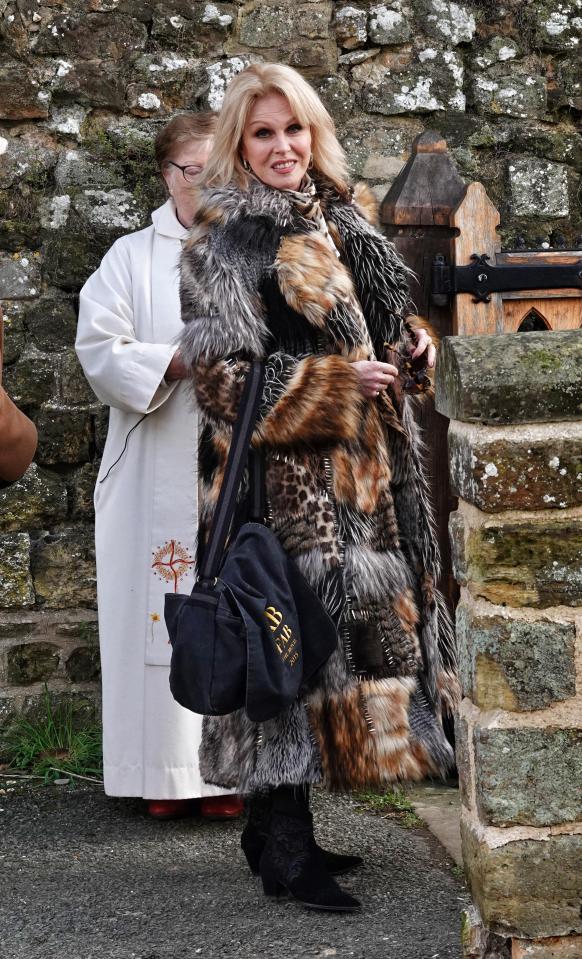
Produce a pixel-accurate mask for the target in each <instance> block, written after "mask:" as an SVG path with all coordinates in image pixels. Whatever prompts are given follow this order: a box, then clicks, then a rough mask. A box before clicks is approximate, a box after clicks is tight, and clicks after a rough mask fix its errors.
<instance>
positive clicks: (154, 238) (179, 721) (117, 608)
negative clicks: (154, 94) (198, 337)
mask: <svg viewBox="0 0 582 959" xmlns="http://www.w3.org/2000/svg"><path fill="white" fill-rule="evenodd" d="M214 119H215V118H214V115H212V114H192V115H189V116H180V117H177V118H175V119H174V120H173V121H171V123H170V124H168V125H167V127H165V128H164V130H163V131H161V133H160V134H158V137H157V139H156V156H157V158H158V162H159V165H160V169H161V173H162V175H163V177H164V179H165V181H166V184H167V186H168V189H169V192H170V198H169V199H168V200H167V202H166V203H165V204H164V205H163V206H162V207H160V208H159V209H158V210H156V211H155V212H154V213H153V214H152V221H153V223H152V226H150V227H148V228H147V229H145V230H140V231H139V232H138V233H134V234H131V235H129V236H124V237H122V238H121V239H119V240H117V241H116V243H114V244H113V246H112V247H111V249H110V250H109V251H108V253H107V254H106V255H105V257H104V258H103V260H102V262H101V265H100V267H99V269H98V270H97V271H96V272H95V273H94V274H93V275H92V276H91V277H90V278H89V280H88V281H87V282H86V284H85V286H84V287H83V289H82V290H81V294H80V309H79V325H78V332H77V341H76V349H77V355H78V357H79V360H80V362H81V365H82V367H83V370H84V372H85V375H86V377H87V379H88V381H89V383H90V385H91V387H92V389H93V390H94V392H95V393H96V395H97V396H98V398H99V399H100V400H101V402H102V403H105V404H107V405H108V406H109V407H110V414H109V430H108V433H107V441H106V444H105V450H104V453H103V458H102V462H101V468H100V470H99V476H98V479H97V485H96V489H95V543H96V556H97V596H98V611H99V640H100V648H101V668H102V690H103V693H102V694H103V758H104V780H105V792H106V793H107V794H108V795H110V796H142V797H144V798H145V799H147V800H149V810H150V812H151V813H152V815H157V816H160V817H169V816H174V815H179V814H184V813H186V812H187V811H188V807H189V805H190V804H187V803H186V802H185V801H187V800H191V799H193V798H197V797H206V798H205V799H203V802H202V804H201V812H202V813H203V814H206V815H209V816H214V817H215V818H225V817H227V816H229V815H238V814H239V812H240V809H241V805H240V803H239V801H238V798H237V797H233V796H230V795H227V796H226V799H221V798H216V797H222V796H225V790H221V789H218V788H216V787H213V786H209V785H206V784H205V783H204V782H203V781H202V779H201V777H200V772H199V768H198V746H199V742H200V735H201V722H202V720H201V717H198V716H196V715H194V714H193V713H191V712H189V711H188V710H186V709H184V708H182V707H181V706H179V705H178V704H177V703H176V702H175V701H174V700H173V698H172V696H171V693H170V688H169V663H170V645H169V640H168V634H167V632H166V627H165V623H164V615H163V611H164V594H165V593H166V592H171V591H174V592H188V591H189V590H190V589H191V587H192V584H193V562H194V549H195V542H196V532H197V469H196V465H197V464H196V457H197V445H198V436H197V434H198V420H197V414H196V411H195V409H194V406H193V399H192V394H191V390H189V389H188V387H187V385H186V383H185V382H183V380H184V379H185V377H186V376H188V375H189V374H188V371H187V370H186V369H185V367H184V366H183V364H182V362H181V360H180V356H179V354H178V353H177V351H176V345H175V338H176V335H177V334H178V333H179V331H180V330H181V327H182V323H181V319H180V302H179V292H178V284H179V273H178V262H179V257H180V252H181V241H182V240H183V239H184V238H185V237H186V236H187V233H188V227H189V226H190V225H191V223H192V219H193V216H194V206H193V202H194V201H193V199H192V188H191V187H190V186H189V183H191V182H192V180H193V178H194V177H195V174H196V172H197V171H198V172H200V170H201V169H202V167H203V165H204V163H205V161H206V158H207V156H208V153H209V150H210V146H211V136H212V130H213V126H214ZM185 517H187V520H185V519H184V518H185ZM212 797H215V798H212Z"/></svg>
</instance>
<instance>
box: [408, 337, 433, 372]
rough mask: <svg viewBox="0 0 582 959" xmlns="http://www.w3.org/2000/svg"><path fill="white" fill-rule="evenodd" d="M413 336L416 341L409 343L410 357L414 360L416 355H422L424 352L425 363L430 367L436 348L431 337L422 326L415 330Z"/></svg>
mask: <svg viewBox="0 0 582 959" xmlns="http://www.w3.org/2000/svg"><path fill="white" fill-rule="evenodd" d="M414 336H415V339H416V343H411V344H410V346H409V350H410V353H411V358H412V359H413V360H415V359H416V358H417V357H418V356H422V354H423V353H424V352H426V365H427V366H428V367H430V368H432V367H433V366H434V364H435V361H436V349H435V348H434V346H433V342H432V339H431V338H430V336H429V335H428V333H427V332H426V330H425V329H422V328H421V329H419V330H415V331H414Z"/></svg>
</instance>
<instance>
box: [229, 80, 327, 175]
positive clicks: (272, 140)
mask: <svg viewBox="0 0 582 959" xmlns="http://www.w3.org/2000/svg"><path fill="white" fill-rule="evenodd" d="M241 154H242V157H243V160H247V162H248V163H249V164H250V166H251V169H252V171H253V173H254V174H255V175H256V176H258V178H259V180H262V181H263V183H266V184H267V186H274V187H276V188H277V189H279V190H297V189H299V186H300V184H301V181H302V179H303V177H304V175H305V171H306V170H307V167H308V166H309V161H310V157H311V130H310V129H309V127H304V126H302V125H301V124H300V123H299V121H298V120H297V118H296V117H295V116H294V114H293V112H292V110H291V107H290V106H289V102H288V100H287V99H286V97H284V96H282V95H281V94H280V93H267V94H265V96H264V97H259V98H258V99H257V100H255V103H254V104H253V106H252V108H251V110H250V112H249V115H248V117H247V122H246V125H245V129H244V133H243V138H242V146H241Z"/></svg>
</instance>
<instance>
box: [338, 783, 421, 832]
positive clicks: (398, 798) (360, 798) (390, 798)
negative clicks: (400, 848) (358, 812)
mask: <svg viewBox="0 0 582 959" xmlns="http://www.w3.org/2000/svg"><path fill="white" fill-rule="evenodd" d="M355 798H356V801H357V802H358V804H359V805H360V806H363V807H364V809H368V810H369V811H370V812H373V813H376V814H377V815H381V816H382V817H383V818H384V819H394V820H395V821H397V822H398V823H400V825H401V826H404V827H405V828H406V829H417V828H418V827H419V826H422V825H424V824H423V821H422V819H419V817H418V816H417V815H416V813H415V812H414V809H413V807H412V803H411V802H410V800H409V799H408V797H407V795H406V793H405V791H404V790H403V789H399V788H398V787H394V788H392V789H387V790H385V791H383V792H376V791H374V790H366V791H364V792H358V793H356V794H355Z"/></svg>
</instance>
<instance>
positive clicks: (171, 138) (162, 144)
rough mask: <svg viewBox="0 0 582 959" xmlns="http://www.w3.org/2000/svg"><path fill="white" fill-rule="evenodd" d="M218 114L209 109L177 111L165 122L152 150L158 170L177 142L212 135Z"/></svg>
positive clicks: (200, 139)
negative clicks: (188, 111)
mask: <svg viewBox="0 0 582 959" xmlns="http://www.w3.org/2000/svg"><path fill="white" fill-rule="evenodd" d="M217 116H218V114H216V113H214V112H212V111H211V110H203V111H201V112H200V113H179V114H178V116H177V117H174V119H173V120H170V122H169V123H166V125H165V127H162V129H161V130H160V131H159V133H158V134H157V136H156V139H155V145H154V152H155V156H156V163H157V164H158V167H159V169H160V170H162V169H163V167H164V164H165V163H167V161H168V159H169V157H170V155H171V154H172V153H173V152H174V147H175V146H176V144H177V143H189V142H190V141H191V140H195V141H198V142H202V141H204V140H209V139H210V137H212V136H214V131H215V129H216V118H217Z"/></svg>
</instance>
